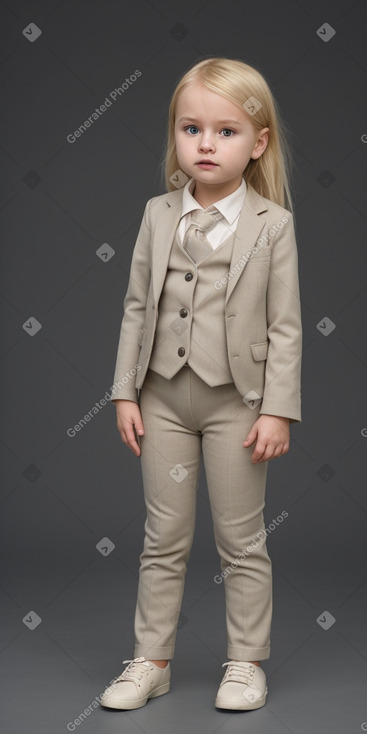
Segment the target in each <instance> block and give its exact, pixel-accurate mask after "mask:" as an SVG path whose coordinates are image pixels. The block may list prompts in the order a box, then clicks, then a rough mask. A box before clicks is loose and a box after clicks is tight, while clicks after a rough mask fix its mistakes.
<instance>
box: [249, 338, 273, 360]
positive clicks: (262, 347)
mask: <svg viewBox="0 0 367 734" xmlns="http://www.w3.org/2000/svg"><path fill="white" fill-rule="evenodd" d="M250 346H251V351H252V356H253V358H254V360H255V361H256V362H259V361H260V360H261V359H266V357H267V354H268V347H269V341H266V342H258V343H257V344H251V345H250Z"/></svg>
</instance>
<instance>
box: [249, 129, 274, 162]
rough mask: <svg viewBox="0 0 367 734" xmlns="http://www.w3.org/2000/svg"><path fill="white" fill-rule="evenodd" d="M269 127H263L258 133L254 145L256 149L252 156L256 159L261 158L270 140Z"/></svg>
mask: <svg viewBox="0 0 367 734" xmlns="http://www.w3.org/2000/svg"><path fill="white" fill-rule="evenodd" d="M269 131H270V130H269V128H268V127H263V128H262V130H260V132H259V133H258V136H257V140H256V143H255V146H254V149H253V151H252V154H251V158H253V159H254V160H256V159H257V158H260V156H261V155H262V154H263V152H264V150H265V148H266V146H267V144H268V141H269Z"/></svg>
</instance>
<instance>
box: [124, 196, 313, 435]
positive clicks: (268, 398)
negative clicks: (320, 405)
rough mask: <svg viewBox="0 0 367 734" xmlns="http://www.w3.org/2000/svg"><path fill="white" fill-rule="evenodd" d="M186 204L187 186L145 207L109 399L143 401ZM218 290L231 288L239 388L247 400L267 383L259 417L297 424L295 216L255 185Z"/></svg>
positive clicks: (228, 307) (231, 350)
mask: <svg viewBox="0 0 367 734" xmlns="http://www.w3.org/2000/svg"><path fill="white" fill-rule="evenodd" d="M181 207H182V189H178V190H177V191H171V192H169V193H166V194H162V195H160V196H154V197H153V198H152V199H149V200H148V202H147V204H146V206H145V210H144V215H143V218H142V222H141V225H140V230H139V233H138V237H137V240H136V244H135V247H134V252H133V256H132V260H131V268H130V278H129V283H128V288H127V292H126V295H125V299H124V315H123V319H122V323H121V330H120V340H119V345H118V351H117V359H116V367H115V375H114V384H113V386H112V394H111V399H112V401H114V400H118V399H121V398H125V399H128V400H134V401H135V402H139V390H140V389H141V387H142V385H143V383H144V378H145V375H146V372H147V369H148V366H149V358H150V354H151V351H152V347H153V341H154V334H155V327H156V324H157V320H158V304H159V298H160V295H161V292H162V288H163V285H164V280H165V276H166V271H167V263H168V259H169V255H170V248H171V245H172V242H173V237H174V233H175V230H176V227H177V225H178V223H179V219H180V216H181ZM192 267H194V265H193V266H192ZM188 269H190V263H188ZM213 287H215V288H219V287H222V288H226V298H225V311H224V314H223V317H224V320H225V327H226V337H227V352H228V360H229V365H230V368H231V373H232V377H233V381H234V383H235V385H236V387H237V389H238V391H239V392H240V394H241V395H242V397H244V396H246V395H248V394H249V393H250V394H251V391H252V390H253V386H254V385H256V386H257V387H258V386H259V385H262V391H261V392H259V387H258V389H257V391H256V394H257V395H259V397H260V398H262V404H261V408H260V413H261V414H263V413H265V414H270V415H278V416H286V417H288V418H289V419H290V421H291V422H292V423H293V422H300V421H301V357H302V324H301V308H300V293H299V280H298V253H297V245H296V240H295V232H294V224H293V217H292V214H291V213H290V212H289V211H287V210H286V209H284V208H283V207H281V206H279V205H278V204H274V203H273V202H272V201H270V200H269V199H266V198H264V197H263V196H260V195H259V194H258V193H257V192H256V191H255V189H254V188H253V187H252V186H251V185H250V184H247V191H246V197H245V200H244V204H243V207H242V209H241V212H240V215H239V219H238V224H237V229H236V236H235V239H234V245H233V252H232V259H231V266H230V270H229V272H228V274H226V276H225V277H224V278H223V279H222V282H221V283H219V284H218V283H216V284H213ZM216 348H217V347H216V345H215V344H213V350H216ZM169 358H170V355H169V354H167V359H169ZM254 399H255V400H256V395H254Z"/></svg>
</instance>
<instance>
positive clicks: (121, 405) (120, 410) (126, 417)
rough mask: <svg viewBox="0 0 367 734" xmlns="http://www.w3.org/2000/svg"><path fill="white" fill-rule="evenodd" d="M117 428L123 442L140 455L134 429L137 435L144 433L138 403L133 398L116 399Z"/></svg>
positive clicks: (136, 454)
mask: <svg viewBox="0 0 367 734" xmlns="http://www.w3.org/2000/svg"><path fill="white" fill-rule="evenodd" d="M115 405H116V417H117V428H118V430H119V433H120V436H121V438H122V440H123V442H124V443H126V445H127V446H128V447H129V449H131V450H132V451H133V452H134V454H135V456H140V446H139V444H138V442H137V440H136V436H135V433H134V426H135V430H136V432H137V433H138V434H139V435H141V436H142V435H143V434H144V426H143V421H142V418H141V413H140V408H139V405H138V403H135V402H134V401H133V400H116V403H115Z"/></svg>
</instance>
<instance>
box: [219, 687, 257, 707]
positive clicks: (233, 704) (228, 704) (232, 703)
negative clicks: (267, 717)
mask: <svg viewBox="0 0 367 734" xmlns="http://www.w3.org/2000/svg"><path fill="white" fill-rule="evenodd" d="M267 693H268V689H267V688H266V690H265V695H264V696H263V697H262V698H259V700H258V701H255V702H254V703H250V702H249V701H244V702H243V703H242V701H240V702H236V701H228V702H226V703H224V702H223V703H220V699H218V698H216V699H215V706H216V707H217V708H218V709H230V710H231V711H252V710H253V709H259V708H261V706H265V701H266V696H267Z"/></svg>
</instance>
